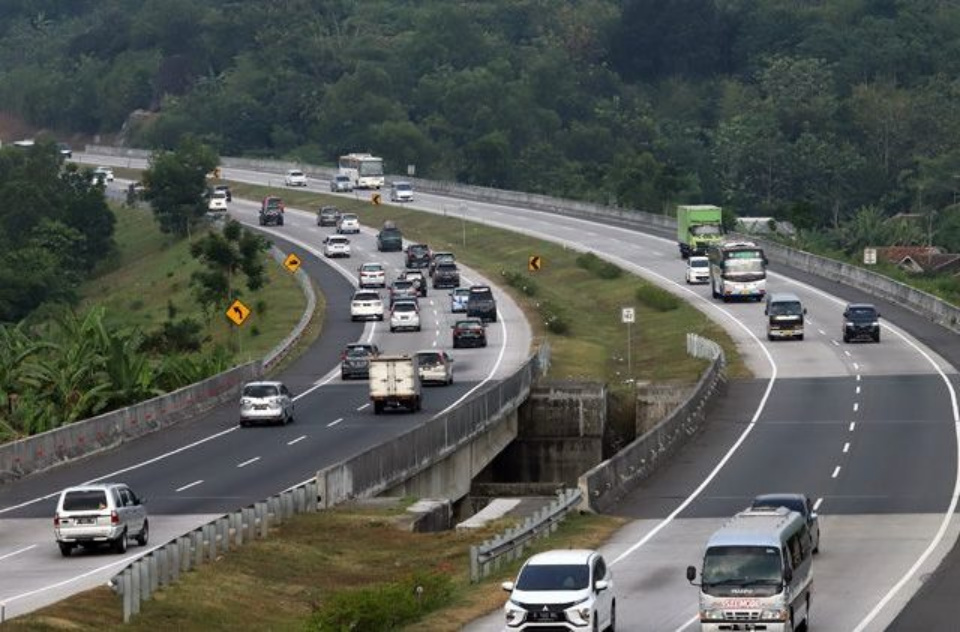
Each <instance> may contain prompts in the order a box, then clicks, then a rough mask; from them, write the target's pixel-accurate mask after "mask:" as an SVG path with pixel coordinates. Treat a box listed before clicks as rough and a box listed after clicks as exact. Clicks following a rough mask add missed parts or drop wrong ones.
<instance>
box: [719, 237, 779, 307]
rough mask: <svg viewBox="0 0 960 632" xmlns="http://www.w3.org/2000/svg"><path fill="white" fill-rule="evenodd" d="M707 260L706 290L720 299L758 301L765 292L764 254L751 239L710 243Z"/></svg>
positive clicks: (765, 260) (765, 270)
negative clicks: (707, 286) (707, 280)
mask: <svg viewBox="0 0 960 632" xmlns="http://www.w3.org/2000/svg"><path fill="white" fill-rule="evenodd" d="M707 257H708V258H709V259H710V290H711V292H712V293H713V298H720V299H723V302H724V303H726V302H727V301H729V300H731V299H734V298H747V299H755V300H758V301H759V300H762V299H763V297H764V296H765V295H766V293H767V257H766V256H765V255H764V254H763V248H761V247H760V246H758V245H757V244H755V243H753V242H752V241H735V242H731V241H727V242H722V243H719V244H713V245H711V246H710V249H709V250H708V251H707Z"/></svg>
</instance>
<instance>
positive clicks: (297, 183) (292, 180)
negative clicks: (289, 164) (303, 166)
mask: <svg viewBox="0 0 960 632" xmlns="http://www.w3.org/2000/svg"><path fill="white" fill-rule="evenodd" d="M283 182H284V184H286V185H287V186H288V187H305V186H307V175H306V174H305V173H304V172H302V171H300V170H299V169H291V170H290V171H288V172H287V175H286V176H285V177H284V178H283Z"/></svg>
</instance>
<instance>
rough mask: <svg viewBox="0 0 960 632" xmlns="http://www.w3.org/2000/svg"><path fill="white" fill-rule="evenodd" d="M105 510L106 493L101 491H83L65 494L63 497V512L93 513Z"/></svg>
mask: <svg viewBox="0 0 960 632" xmlns="http://www.w3.org/2000/svg"><path fill="white" fill-rule="evenodd" d="M106 508H107V493H106V492H105V491H104V490H102V489H84V490H77V491H74V492H67V494H66V496H64V497H63V510H64V511H95V510H97V509H106Z"/></svg>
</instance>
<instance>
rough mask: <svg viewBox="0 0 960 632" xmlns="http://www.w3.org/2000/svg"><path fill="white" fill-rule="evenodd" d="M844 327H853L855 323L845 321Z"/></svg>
mask: <svg viewBox="0 0 960 632" xmlns="http://www.w3.org/2000/svg"><path fill="white" fill-rule="evenodd" d="M843 326H844V327H853V321H852V320H845V321H843Z"/></svg>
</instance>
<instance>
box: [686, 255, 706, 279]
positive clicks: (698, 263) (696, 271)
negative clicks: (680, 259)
mask: <svg viewBox="0 0 960 632" xmlns="http://www.w3.org/2000/svg"><path fill="white" fill-rule="evenodd" d="M709 282H710V259H708V258H707V257H696V256H691V257H689V258H688V259H687V283H709Z"/></svg>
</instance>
